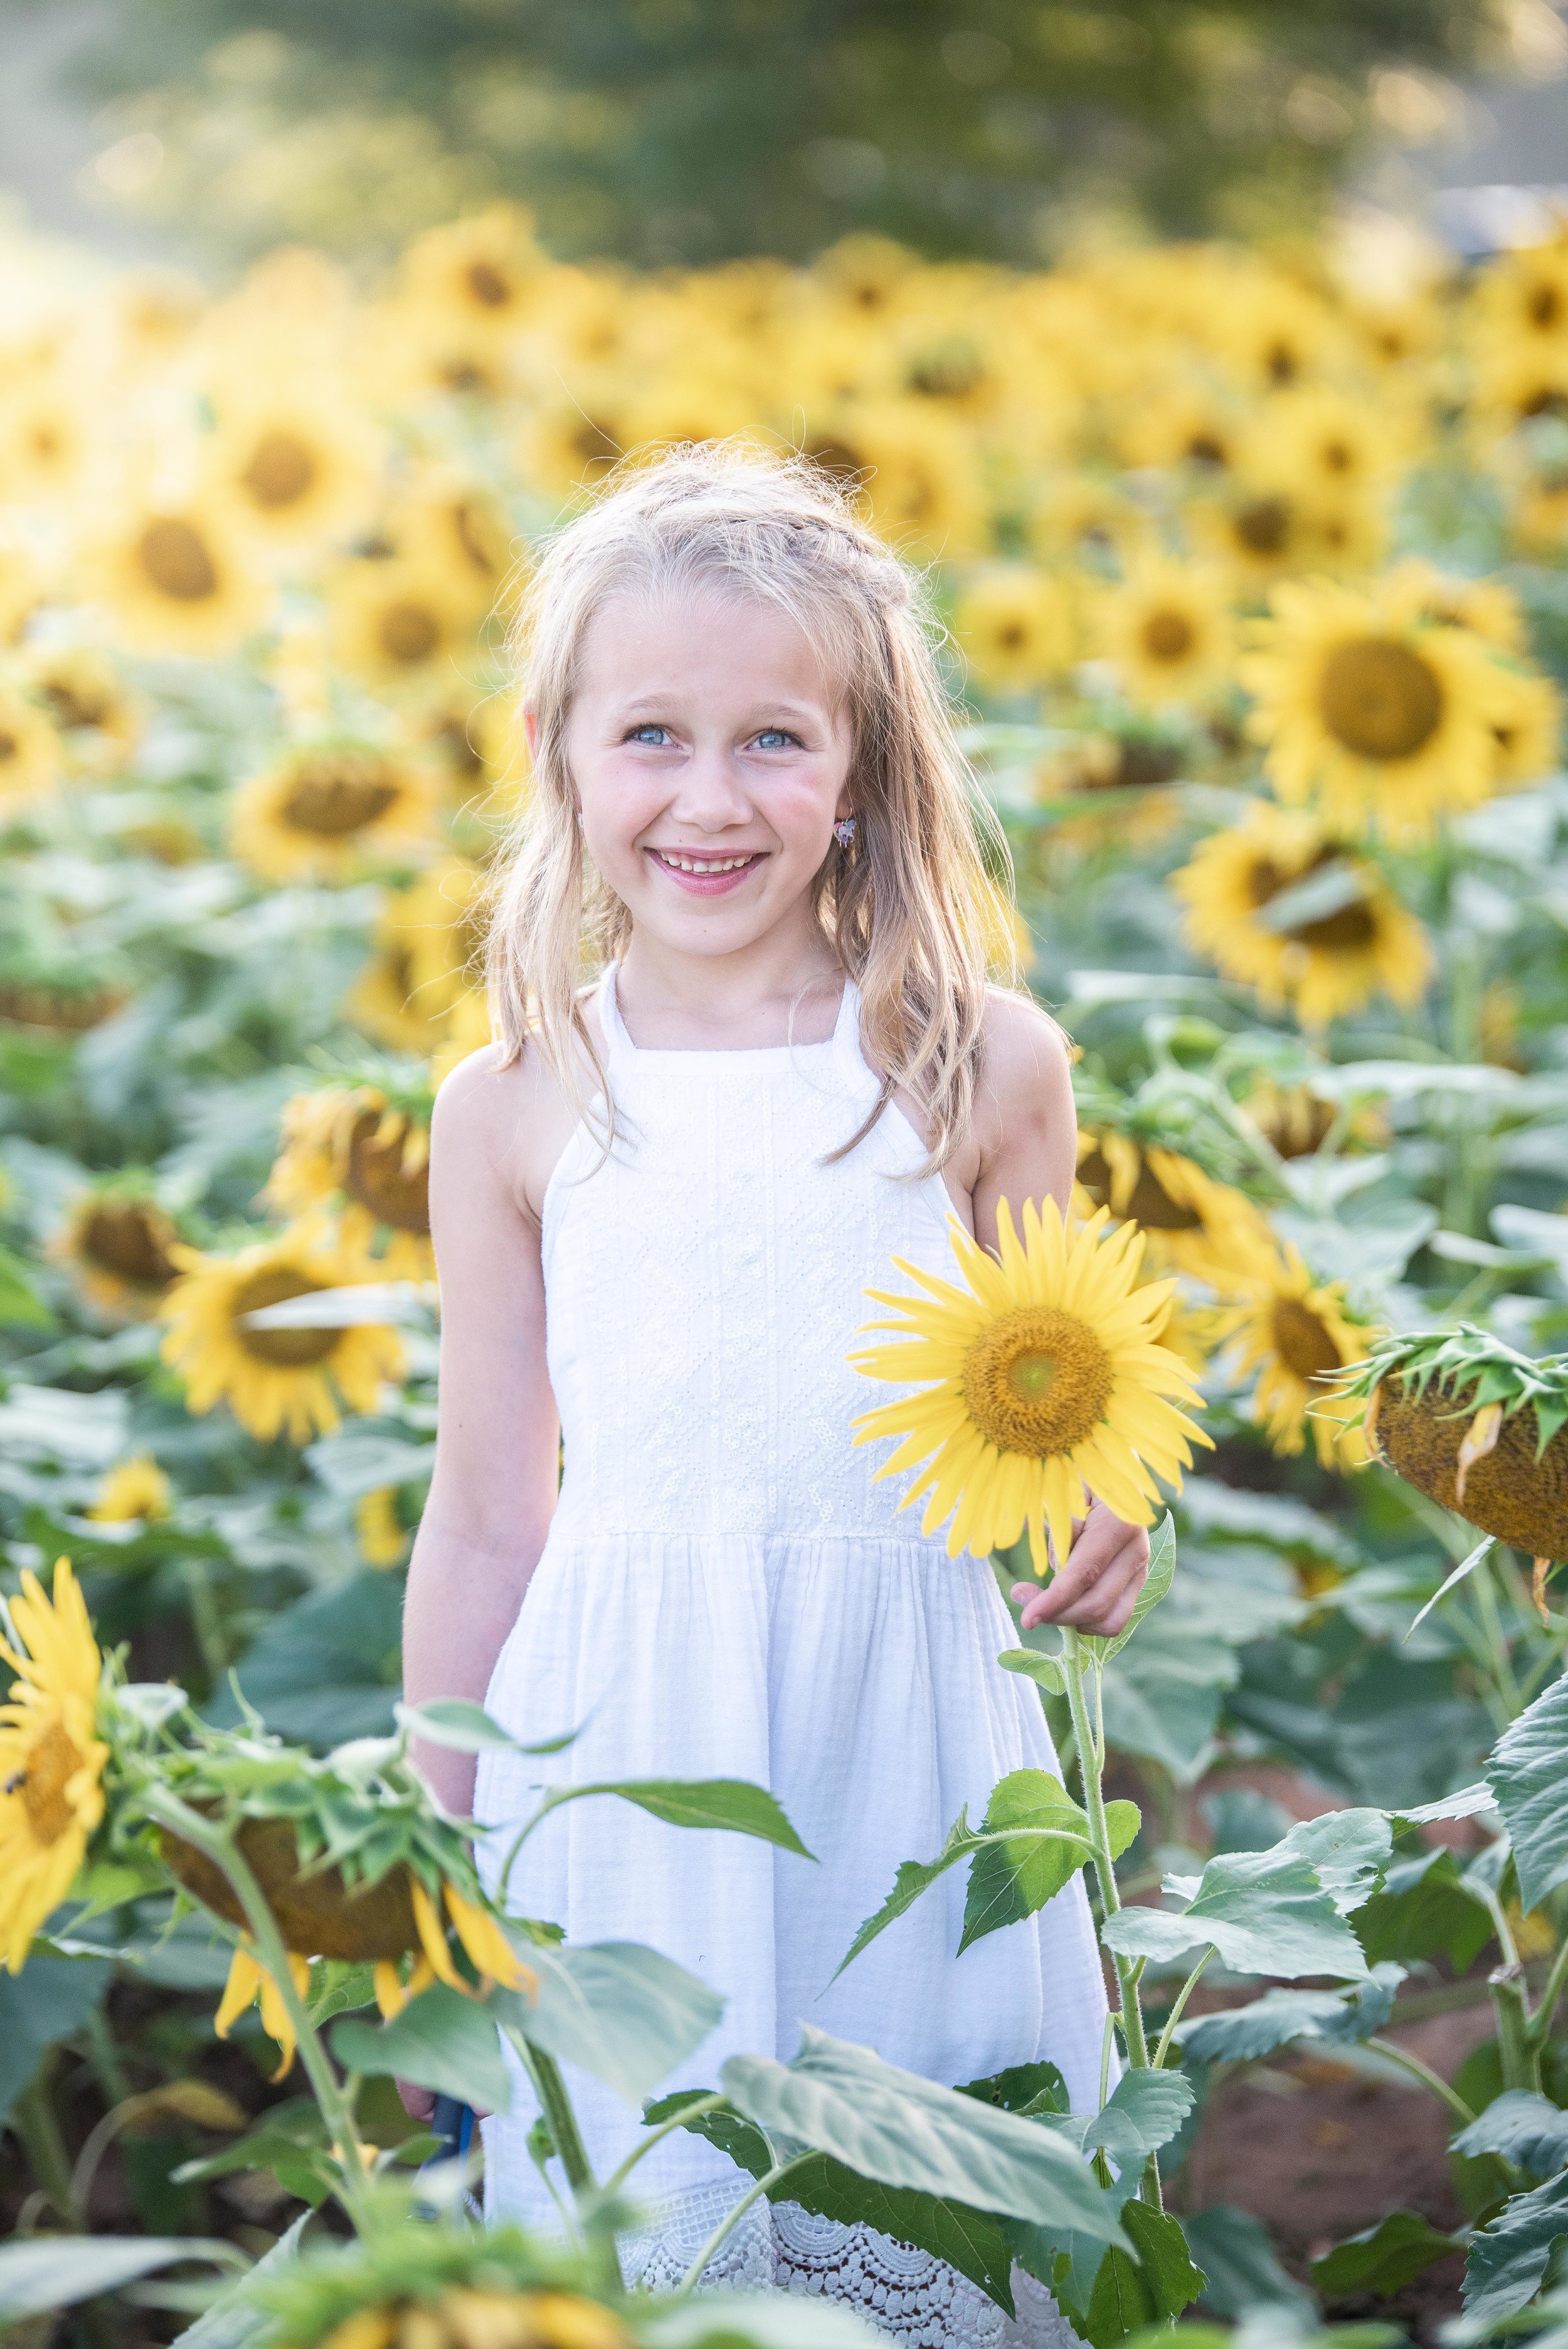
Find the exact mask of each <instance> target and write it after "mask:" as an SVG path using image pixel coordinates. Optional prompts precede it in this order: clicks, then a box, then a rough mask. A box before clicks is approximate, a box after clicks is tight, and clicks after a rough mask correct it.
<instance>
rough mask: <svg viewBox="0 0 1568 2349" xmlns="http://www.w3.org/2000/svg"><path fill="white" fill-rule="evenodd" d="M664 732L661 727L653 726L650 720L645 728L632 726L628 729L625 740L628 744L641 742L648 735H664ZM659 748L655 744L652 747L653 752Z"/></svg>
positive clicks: (663, 728) (664, 729)
mask: <svg viewBox="0 0 1568 2349" xmlns="http://www.w3.org/2000/svg"><path fill="white" fill-rule="evenodd" d="M666 731H667V729H666V728H665V727H663V726H655V724H654V722H653V720H652V719H649V720H648V722H647V724H646V725H645V726H634V727H632V728H630V729H629V730H628V731H627V735H626V740H627V741H628V742H641V741H643V740H645V738H646V737H647V736H648V735H650V734H664V733H665V732H666ZM658 747H659V746H658V744H656V743H655V745H654V748H655V750H656V749H657V748H658Z"/></svg>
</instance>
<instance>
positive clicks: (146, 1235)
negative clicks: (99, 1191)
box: [81, 1200, 176, 1288]
mask: <svg viewBox="0 0 1568 2349" xmlns="http://www.w3.org/2000/svg"><path fill="white" fill-rule="evenodd" d="M169 1237H170V1234H169V1229H168V1226H167V1225H166V1224H165V1223H164V1220H163V1218H162V1216H160V1215H158V1214H156V1213H155V1212H154V1211H153V1210H152V1209H151V1208H150V1207H146V1206H141V1205H140V1204H139V1202H138V1201H136V1200H108V1201H106V1202H105V1203H104V1205H103V1206H98V1207H95V1208H94V1209H93V1211H92V1213H91V1214H90V1215H89V1216H88V1219H87V1221H86V1223H85V1224H84V1225H83V1226H82V1232H81V1252H82V1254H83V1256H84V1257H88V1258H90V1260H91V1261H92V1262H93V1263H94V1264H98V1265H101V1266H102V1267H103V1268H104V1270H105V1271H106V1272H116V1273H119V1277H120V1278H121V1279H122V1280H131V1281H135V1282H136V1283H137V1284H138V1285H139V1287H141V1288H165V1287H167V1285H168V1283H169V1282H170V1281H171V1280H172V1279H173V1278H174V1275H175V1271H176V1267H175V1266H174V1264H173V1263H172V1262H171V1261H170V1255H169V1248H168V1241H169Z"/></svg>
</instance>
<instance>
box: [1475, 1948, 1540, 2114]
mask: <svg viewBox="0 0 1568 2349" xmlns="http://www.w3.org/2000/svg"><path fill="white" fill-rule="evenodd" d="M1487 1987H1488V1989H1489V1990H1490V1991H1491V2004H1492V2012H1493V2013H1494V2014H1495V2015H1496V2017H1497V2045H1498V2053H1499V2054H1500V2055H1501V2058H1502V2085H1503V2086H1504V2087H1505V2088H1523V2089H1526V2090H1527V2091H1529V2092H1530V2093H1531V2094H1532V2095H1537V2096H1538V2095H1541V2093H1542V2083H1541V2042H1540V2040H1539V2039H1537V2038H1536V2036H1535V2034H1534V2033H1533V2032H1532V2029H1531V2027H1530V2026H1531V2021H1532V2017H1531V2013H1530V2000H1529V1998H1528V1996H1527V1994H1526V1992H1525V1987H1524V1968H1523V1967H1522V1965H1521V1964H1520V1963H1519V1961H1518V1960H1517V1959H1514V1960H1513V1961H1511V1963H1509V1964H1506V1965H1501V1966H1499V1967H1498V1968H1497V1970H1496V1971H1495V1972H1494V1973H1491V1974H1489V1975H1488V1977H1487Z"/></svg>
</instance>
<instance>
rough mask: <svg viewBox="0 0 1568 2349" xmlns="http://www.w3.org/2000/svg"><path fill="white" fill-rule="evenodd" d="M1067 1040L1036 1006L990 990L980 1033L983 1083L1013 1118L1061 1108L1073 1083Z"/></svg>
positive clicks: (998, 991)
mask: <svg viewBox="0 0 1568 2349" xmlns="http://www.w3.org/2000/svg"><path fill="white" fill-rule="evenodd" d="M1069 1070H1070V1061H1069V1058H1068V1041H1067V1038H1066V1037H1065V1036H1064V1035H1063V1033H1062V1031H1061V1030H1060V1029H1059V1028H1058V1027H1057V1023H1056V1021H1055V1020H1054V1019H1052V1018H1051V1015H1050V1013H1049V1012H1048V1011H1042V1010H1041V1009H1040V1007H1039V1005H1038V1004H1037V1003H1031V1002H1030V1001H1029V1000H1028V999H1027V998H1026V997H1025V996H1021V995H1010V994H1004V993H1003V992H1002V991H1001V990H1000V989H992V990H991V991H989V992H988V993H987V995H986V998H985V1020H984V1023H983V1025H982V1027H981V1031H980V1084H981V1091H982V1092H983V1093H985V1094H986V1095H988V1096H989V1097H990V1099H991V1101H992V1102H994V1103H995V1106H996V1108H997V1109H999V1110H1000V1111H1001V1112H1002V1113H1003V1114H1004V1115H1005V1116H1006V1117H1008V1118H1009V1119H1010V1118H1011V1117H1013V1116H1015V1115H1017V1114H1021V1113H1027V1112H1029V1111H1031V1110H1039V1109H1048V1110H1049V1111H1051V1112H1056V1111H1058V1110H1059V1109H1060V1106H1061V1103H1062V1102H1063V1101H1064V1099H1070V1097H1071V1092H1072V1082H1071V1077H1070V1074H1069Z"/></svg>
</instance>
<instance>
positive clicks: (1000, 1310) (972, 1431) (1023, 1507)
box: [851, 1199, 1208, 1578]
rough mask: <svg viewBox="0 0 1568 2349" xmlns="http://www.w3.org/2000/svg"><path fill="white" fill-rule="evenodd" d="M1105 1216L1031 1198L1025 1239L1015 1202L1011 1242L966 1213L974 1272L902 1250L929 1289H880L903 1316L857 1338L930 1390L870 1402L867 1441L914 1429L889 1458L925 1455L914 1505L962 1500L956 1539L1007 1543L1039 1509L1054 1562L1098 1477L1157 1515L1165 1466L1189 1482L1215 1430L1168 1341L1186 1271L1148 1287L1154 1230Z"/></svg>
mask: <svg viewBox="0 0 1568 2349" xmlns="http://www.w3.org/2000/svg"><path fill="white" fill-rule="evenodd" d="M1108 1220H1109V1218H1108V1214H1107V1211H1106V1210H1105V1209H1104V1208H1101V1209H1100V1210H1099V1212H1098V1213H1097V1214H1096V1215H1094V1216H1091V1217H1090V1219H1089V1221H1088V1223H1087V1224H1085V1225H1084V1226H1081V1228H1079V1229H1078V1231H1076V1232H1074V1233H1072V1234H1070V1235H1069V1233H1068V1226H1067V1223H1066V1221H1065V1219H1064V1217H1063V1216H1062V1214H1061V1211H1060V1209H1059V1208H1058V1207H1057V1205H1056V1202H1055V1201H1054V1200H1051V1199H1047V1201H1046V1202H1045V1205H1044V1208H1043V1210H1041V1209H1037V1207H1036V1206H1035V1205H1034V1203H1033V1202H1032V1201H1029V1202H1026V1205H1025V1208H1024V1230H1023V1237H1022V1238H1021V1239H1020V1237H1019V1236H1018V1234H1017V1231H1016V1227H1015V1226H1014V1223H1013V1218H1012V1213H1011V1210H1010V1209H1009V1208H1008V1207H1007V1206H1006V1204H1004V1205H1003V1206H1002V1207H1001V1208H1000V1209H999V1211H998V1219H997V1230H998V1237H999V1251H998V1254H997V1255H996V1256H992V1255H990V1254H989V1253H988V1252H987V1251H986V1250H985V1249H984V1248H982V1247H979V1246H977V1245H976V1243H975V1241H974V1240H972V1239H971V1238H970V1237H968V1235H967V1233H965V1232H963V1231H961V1230H960V1229H959V1227H958V1226H957V1225H956V1224H954V1227H953V1233H952V1239H953V1250H954V1256H955V1257H957V1259H958V1265H959V1269H960V1271H961V1272H962V1273H963V1275H964V1278H965V1284H966V1285H965V1287H964V1288H957V1287H955V1286H954V1284H953V1283H951V1282H949V1281H945V1280H938V1279H936V1278H934V1276H933V1275H931V1274H930V1273H926V1272H923V1271H922V1270H921V1269H920V1268H919V1267H918V1266H916V1265H913V1264H906V1263H905V1262H904V1261H903V1258H902V1257H901V1258H899V1259H898V1260H897V1261H898V1268H899V1270H900V1271H901V1272H903V1273H905V1274H906V1275H908V1277H909V1278H912V1279H913V1280H914V1281H915V1282H916V1283H917V1284H918V1286H919V1288H921V1289H922V1290H923V1292H924V1293H923V1295H921V1296H917V1297H910V1296H898V1295H890V1294H888V1293H887V1292H885V1291H883V1290H881V1289H872V1290H871V1291H870V1292H869V1294H870V1295H871V1296H872V1298H873V1299H875V1301H876V1302H877V1303H878V1304H881V1305H887V1306H891V1307H892V1309H894V1312H895V1315H896V1316H897V1318H896V1319H892V1320H888V1321H875V1322H872V1323H871V1324H869V1325H868V1327H869V1329H870V1330H889V1331H892V1332H893V1333H895V1334H894V1342H893V1343H892V1344H891V1345H881V1346H875V1347H872V1348H869V1349H868V1350H866V1351H865V1352H863V1353H861V1354H856V1355H852V1356H851V1362H852V1364H853V1367H854V1368H855V1369H856V1370H858V1371H861V1372H862V1373H863V1374H864V1376H866V1377H867V1378H873V1379H883V1380H887V1381H891V1382H892V1383H893V1384H895V1385H899V1386H908V1385H915V1384H918V1386H919V1388H920V1391H919V1392H916V1393H913V1394H911V1395H909V1396H908V1397H906V1398H905V1399H903V1400H902V1401H900V1402H892V1403H887V1404H884V1405H883V1406H882V1408H881V1409H880V1410H877V1411H872V1412H868V1413H865V1414H864V1416H863V1417H862V1418H861V1419H859V1420H857V1421H856V1423H855V1442H856V1444H871V1443H874V1442H876V1441H877V1440H878V1439H879V1438H881V1437H884V1436H898V1437H900V1438H902V1441H901V1442H900V1444H898V1447H897V1449H896V1450H895V1451H894V1452H893V1453H892V1456H891V1457H890V1458H889V1459H888V1460H886V1461H885V1462H884V1463H883V1464H882V1467H881V1468H879V1469H878V1470H877V1472H876V1473H877V1475H878V1476H879V1477H882V1476H892V1475H898V1474H899V1473H900V1472H901V1471H903V1470H904V1469H906V1468H914V1467H918V1469H919V1473H918V1475H916V1477H915V1480H914V1482H913V1484H912V1485H911V1486H910V1488H909V1490H908V1492H907V1493H906V1494H905V1495H904V1496H903V1503H902V1504H901V1506H903V1507H905V1508H907V1507H908V1506H910V1504H911V1503H912V1502H913V1501H916V1500H918V1499H919V1498H920V1497H921V1495H923V1494H928V1495H930V1497H929V1499H928V1501H927V1503H926V1508H925V1515H924V1518H923V1524H922V1527H921V1530H922V1532H923V1533H925V1534H931V1533H934V1531H935V1529H936V1527H937V1526H939V1525H940V1524H941V1523H942V1520H943V1519H944V1517H948V1516H951V1523H950V1525H949V1527H948V1534H947V1554H948V1556H949V1557H956V1556H957V1555H958V1553H959V1551H960V1550H961V1549H964V1548H965V1547H967V1548H969V1549H970V1550H971V1551H973V1553H974V1554H975V1556H976V1557H985V1556H986V1555H987V1554H988V1553H989V1552H990V1551H992V1550H997V1549H1006V1548H1008V1547H1011V1545H1012V1544H1013V1543H1014V1542H1016V1540H1017V1539H1018V1537H1019V1536H1020V1535H1021V1534H1022V1533H1023V1532H1024V1530H1025V1528H1026V1527H1027V1530H1028V1536H1029V1548H1030V1555H1031V1557H1032V1558H1033V1561H1034V1566H1035V1571H1036V1572H1037V1574H1038V1575H1040V1576H1041V1577H1042V1578H1043V1577H1044V1576H1045V1575H1046V1574H1047V1572H1048V1571H1049V1568H1050V1564H1051V1559H1052V1557H1053V1555H1054V1557H1055V1558H1056V1559H1057V1560H1060V1559H1062V1558H1065V1557H1066V1556H1067V1553H1068V1548H1069V1547H1070V1545H1071V1541H1072V1521H1073V1518H1074V1517H1075V1516H1083V1514H1084V1513H1085V1511H1086V1510H1087V1508H1088V1498H1087V1497H1086V1488H1087V1493H1088V1495H1093V1496H1094V1497H1095V1498H1097V1499H1099V1500H1102V1501H1104V1502H1106V1503H1107V1504H1108V1505H1109V1507H1111V1508H1112V1509H1114V1510H1115V1512H1116V1514H1117V1515H1118V1516H1120V1517H1123V1518H1125V1519H1126V1521H1127V1522H1128V1523H1129V1524H1130V1525H1150V1524H1151V1523H1152V1522H1153V1516H1154V1506H1155V1503H1156V1500H1157V1498H1158V1495H1159V1489H1160V1488H1159V1482H1158V1480H1159V1479H1161V1478H1163V1479H1164V1480H1165V1481H1166V1482H1167V1483H1171V1484H1174V1485H1177V1486H1178V1487H1179V1486H1180V1483H1181V1470H1182V1469H1183V1468H1185V1467H1190V1466H1191V1458H1192V1455H1191V1448H1190V1447H1191V1444H1193V1443H1199V1444H1204V1443H1207V1442H1208V1438H1207V1437H1206V1436H1205V1435H1204V1434H1203V1433H1202V1430H1201V1429H1199V1428H1198V1427H1196V1426H1195V1425H1194V1424H1193V1423H1192V1422H1191V1420H1189V1419H1188V1418H1186V1417H1185V1416H1184V1415H1183V1413H1181V1412H1180V1411H1179V1410H1178V1409H1177V1408H1176V1406H1175V1403H1174V1402H1172V1401H1171V1397H1176V1398H1179V1399H1180V1400H1181V1402H1190V1403H1195V1402H1198V1400H1199V1398H1198V1396H1197V1394H1196V1392H1194V1390H1193V1388H1192V1386H1191V1381H1190V1379H1189V1376H1188V1372H1187V1368H1186V1365H1185V1364H1184V1363H1183V1362H1181V1361H1180V1360H1179V1358H1178V1357H1177V1356H1176V1355H1175V1354H1173V1353H1171V1351H1170V1350H1168V1349H1167V1348H1166V1347H1164V1346H1161V1345H1160V1344H1159V1343H1157V1342H1156V1339H1157V1333H1158V1332H1159V1330H1161V1327H1162V1326H1163V1323H1164V1321H1165V1318H1166V1315H1167V1312H1168V1309H1169V1307H1170V1302H1171V1283H1170V1282H1169V1281H1155V1282H1151V1283H1149V1284H1147V1285H1146V1286H1144V1287H1143V1288H1135V1286H1134V1284H1135V1281H1136V1278H1137V1274H1138V1268H1139V1264H1140V1259H1141V1257H1142V1254H1143V1241H1142V1236H1141V1234H1140V1232H1139V1231H1138V1230H1137V1229H1136V1227H1135V1226H1132V1225H1130V1224H1126V1225H1123V1226H1121V1227H1120V1228H1119V1230H1116V1231H1108V1229H1107V1224H1108ZM922 1463H923V1465H921V1464H922ZM1047 1539H1048V1543H1049V1548H1048V1549H1047Z"/></svg>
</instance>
